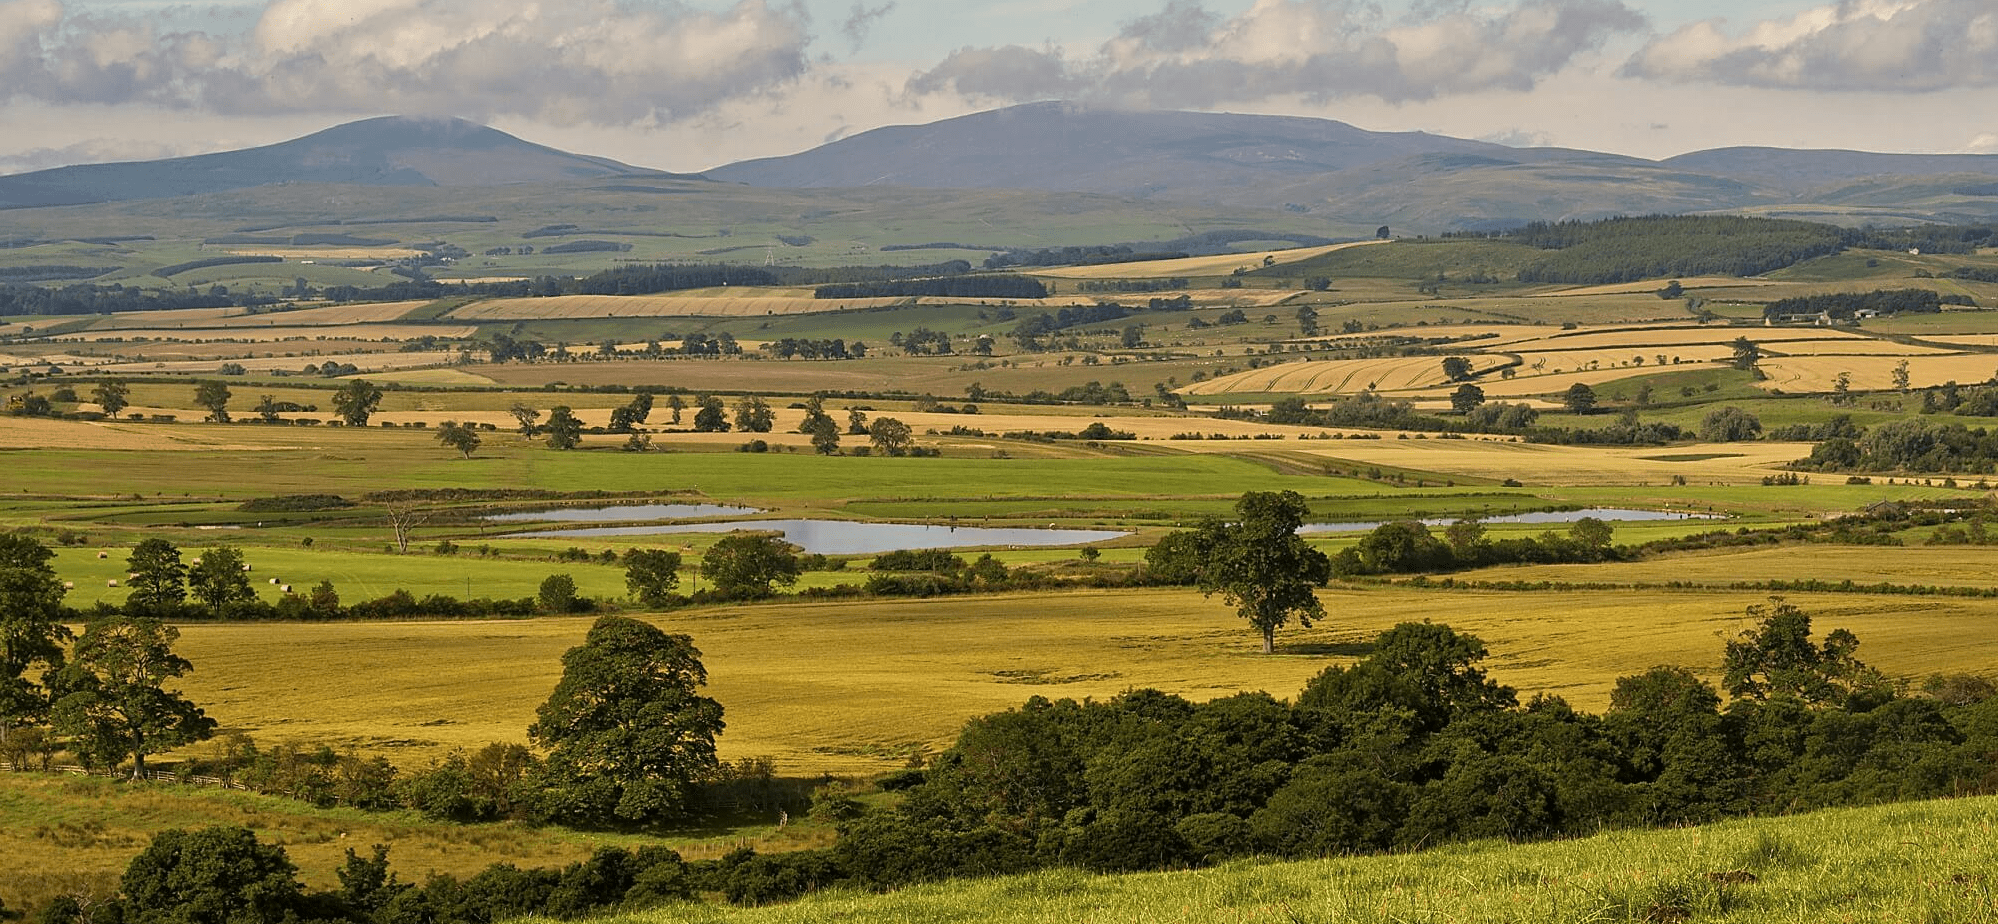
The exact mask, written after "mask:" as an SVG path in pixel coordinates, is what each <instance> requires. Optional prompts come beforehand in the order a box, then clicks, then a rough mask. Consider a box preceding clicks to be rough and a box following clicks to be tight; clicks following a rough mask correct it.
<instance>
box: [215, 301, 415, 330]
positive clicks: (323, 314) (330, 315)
mask: <svg viewBox="0 0 1998 924" xmlns="http://www.w3.org/2000/svg"><path fill="white" fill-rule="evenodd" d="M428 304H430V302H428V301H425V300H423V299H417V300H415V301H407V302H371V303H367V304H359V305H327V306H325V307H323V308H300V309H297V310H295V311H273V312H269V313H266V314H255V315H244V316H240V317H234V318H230V319H229V320H228V321H227V322H226V323H224V324H222V325H219V326H222V327H261V326H264V325H272V326H278V325H282V326H287V327H298V326H312V325H319V324H365V323H370V322H380V321H400V320H402V316H403V315H406V314H408V313H410V312H411V311H414V310H416V309H418V308H421V307H423V306H425V305H428Z"/></svg>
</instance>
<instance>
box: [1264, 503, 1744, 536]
mask: <svg viewBox="0 0 1998 924" xmlns="http://www.w3.org/2000/svg"><path fill="white" fill-rule="evenodd" d="M1584 517H1595V518H1596V519H1598V520H1608V521H1611V522H1618V521H1626V522H1636V521H1657V520H1721V519H1726V517H1723V516H1720V515H1718V514H1711V513H1672V512H1670V511H1665V510H1627V509H1624V508H1620V507H1590V508H1588V509H1586V510H1538V511H1534V512H1532V513H1508V514H1502V515H1498V516H1488V517H1479V518H1478V521H1479V522H1481V523H1573V522H1575V521H1576V520H1580V519H1582V518H1584ZM1461 519H1464V517H1433V518H1431V519H1427V520H1423V521H1422V522H1423V523H1424V524H1425V525H1428V526H1448V525H1450V524H1451V523H1454V522H1456V521H1458V520H1461ZM1383 522H1386V521H1380V522H1373V523H1306V524H1304V525H1303V526H1302V527H1299V528H1298V530H1297V531H1298V532H1300V533H1357V532H1364V531H1366V530H1370V529H1374V528H1375V527H1378V526H1380V525H1382V523H1383Z"/></svg>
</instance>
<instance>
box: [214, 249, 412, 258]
mask: <svg viewBox="0 0 1998 924" xmlns="http://www.w3.org/2000/svg"><path fill="white" fill-rule="evenodd" d="M229 252H230V253H233V254H235V255H237V256H239V257H283V258H285V259H287V260H381V261H383V262H387V261H389V260H406V259H408V258H410V257H420V256H423V251H421V250H411V249H409V248H408V247H240V248H231V249H230V250H229Z"/></svg>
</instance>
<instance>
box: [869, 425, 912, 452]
mask: <svg viewBox="0 0 1998 924" xmlns="http://www.w3.org/2000/svg"><path fill="white" fill-rule="evenodd" d="M867 438H868V439H870V440H872V441H873V442H874V448H875V449H876V450H879V451H881V452H885V453H887V454H889V455H891V456H899V455H903V454H905V453H907V452H908V451H909V446H910V445H912V444H913V443H914V442H915V440H914V439H913V438H912V437H911V436H910V432H909V425H908V424H905V423H903V422H901V421H899V420H896V419H895V418H893V417H876V418H874V422H873V423H871V424H868V425H867Z"/></svg>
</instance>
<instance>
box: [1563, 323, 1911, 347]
mask: <svg viewBox="0 0 1998 924" xmlns="http://www.w3.org/2000/svg"><path fill="white" fill-rule="evenodd" d="M1740 338H1746V339H1748V340H1749V341H1750V342H1753V343H1775V342H1779V341H1786V340H1827V341H1847V340H1850V341H1871V340H1872V339H1873V338H1870V337H1866V336H1864V335H1861V334H1854V333H1847V332H1844V331H1838V330H1833V329H1830V328H1822V327H1813V328H1792V327H1698V326H1685V327H1648V326H1644V327H1639V326H1632V327H1612V328H1594V329H1591V330H1588V331H1586V332H1581V333H1576V332H1573V331H1570V332H1565V333H1559V334H1552V335H1549V336H1548V337H1547V338H1546V339H1545V340H1544V341H1542V342H1540V343H1537V344H1535V345H1536V346H1542V345H1544V346H1546V347H1550V348H1556V349H1588V348H1597V349H1613V348H1623V347H1631V348H1635V349H1643V348H1648V347H1654V346H1687V345H1692V344H1700V343H1718V344H1729V343H1733V342H1734V341H1735V340H1737V339H1740Z"/></svg>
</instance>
